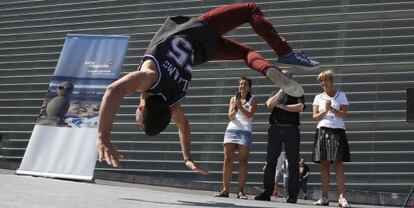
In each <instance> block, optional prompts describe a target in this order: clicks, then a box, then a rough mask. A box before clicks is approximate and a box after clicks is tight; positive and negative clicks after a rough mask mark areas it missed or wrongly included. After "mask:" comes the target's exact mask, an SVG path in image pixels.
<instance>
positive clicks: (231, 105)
mask: <svg viewBox="0 0 414 208" xmlns="http://www.w3.org/2000/svg"><path fill="white" fill-rule="evenodd" d="M235 101H236V99H235V97H232V98H230V103H229V112H228V114H227V115H228V117H229V119H230V121H231V120H233V119H235V118H236V113H237V106H236V102H235Z"/></svg>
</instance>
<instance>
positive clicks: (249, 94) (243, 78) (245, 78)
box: [239, 76, 252, 101]
mask: <svg viewBox="0 0 414 208" xmlns="http://www.w3.org/2000/svg"><path fill="white" fill-rule="evenodd" d="M241 80H246V81H247V83H248V84H249V87H250V91H251V90H252V80H251V79H250V78H247V77H245V76H243V77H240V80H239V83H240V81H241ZM251 97H252V94H251V93H250V92H248V93H247V95H246V101H249V100H250V98H251Z"/></svg>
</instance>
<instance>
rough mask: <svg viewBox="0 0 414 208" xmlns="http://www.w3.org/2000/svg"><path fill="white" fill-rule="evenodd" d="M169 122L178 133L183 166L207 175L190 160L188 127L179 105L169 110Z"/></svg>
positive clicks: (206, 173)
mask: <svg viewBox="0 0 414 208" xmlns="http://www.w3.org/2000/svg"><path fill="white" fill-rule="evenodd" d="M171 114H172V115H171V120H172V121H173V122H174V123H175V124H176V125H177V127H178V131H179V137H180V142H181V152H182V154H183V158H184V161H185V165H186V166H187V167H188V168H189V169H191V170H193V171H195V172H197V173H200V174H202V175H208V172H207V171H206V170H204V169H202V168H200V167H198V166H197V164H196V163H195V162H194V161H192V160H191V133H190V125H189V123H188V120H187V117H185V115H184V112H183V110H182V108H181V105H180V104H175V105H174V106H173V107H172V108H171Z"/></svg>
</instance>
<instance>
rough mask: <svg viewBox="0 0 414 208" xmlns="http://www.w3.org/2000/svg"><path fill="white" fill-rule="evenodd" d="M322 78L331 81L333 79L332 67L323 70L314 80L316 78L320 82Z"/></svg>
mask: <svg viewBox="0 0 414 208" xmlns="http://www.w3.org/2000/svg"><path fill="white" fill-rule="evenodd" d="M324 79H329V80H331V81H333V80H334V73H333V71H332V69H327V70H323V71H322V72H321V73H320V74H319V75H318V78H317V79H316V80H318V82H321V81H322V80H324Z"/></svg>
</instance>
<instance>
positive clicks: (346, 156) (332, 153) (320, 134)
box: [312, 127, 351, 163]
mask: <svg viewBox="0 0 414 208" xmlns="http://www.w3.org/2000/svg"><path fill="white" fill-rule="evenodd" d="M312 160H313V162H316V163H320V162H321V161H325V160H326V161H334V160H338V161H342V162H350V161H351V155H350V152H349V145H348V139H347V137H346V133H345V129H332V128H326V127H321V128H319V129H316V134H315V141H314V143H313V152H312Z"/></svg>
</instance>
